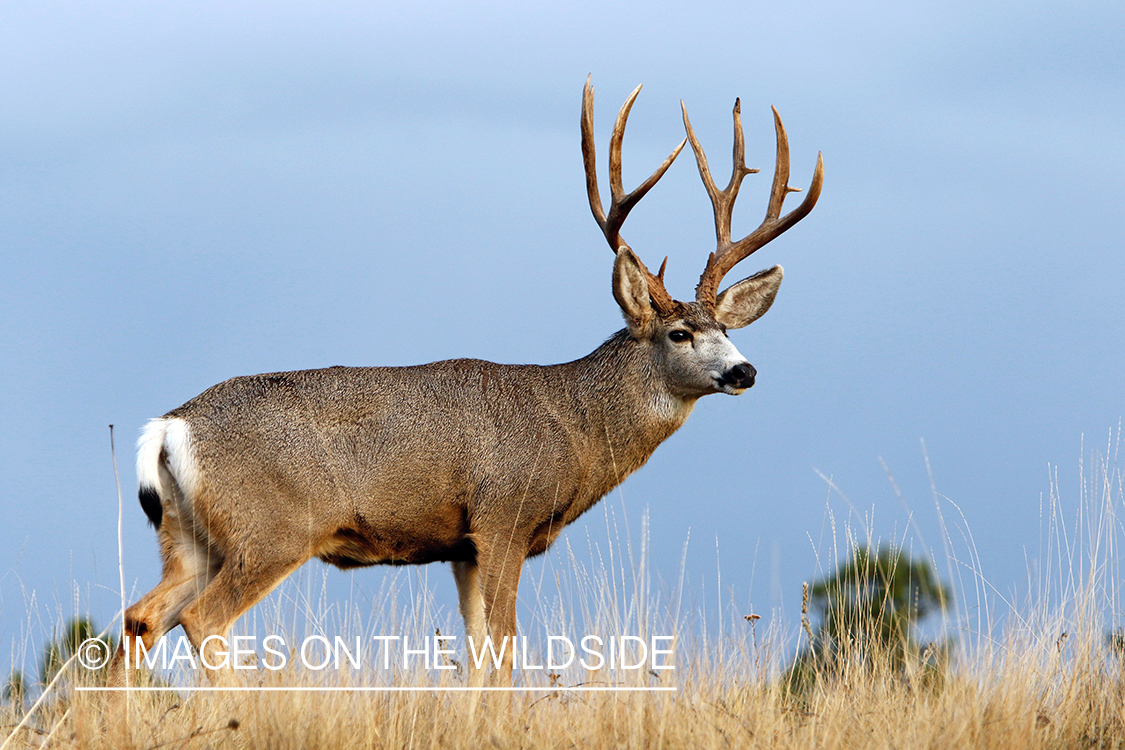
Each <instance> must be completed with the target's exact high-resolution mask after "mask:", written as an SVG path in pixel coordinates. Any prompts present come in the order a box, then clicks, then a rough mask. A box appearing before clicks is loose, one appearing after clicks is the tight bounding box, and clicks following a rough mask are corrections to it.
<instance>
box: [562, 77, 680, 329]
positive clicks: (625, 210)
mask: <svg viewBox="0 0 1125 750" xmlns="http://www.w3.org/2000/svg"><path fill="white" fill-rule="evenodd" d="M639 93H641V87H640V86H637V88H635V89H633V93H632V94H629V98H628V99H626V100H625V103H624V104H623V105H621V111H619V112H618V113H617V121H616V122H615V123H614V124H613V135H612V136H611V137H610V139H609V189H610V204H609V216H608V217H607V216H606V213H605V210H604V209H603V207H602V199H601V196H600V195H599V193H598V173H597V168H596V159H595V158H594V89H593V87H591V86H590V78H589V76H587V77H586V87H585V89H583V91H582V162H583V164H584V165H585V167H586V192H587V194H588V195H589V197H590V210H591V211H593V213H594V218H595V219H597V222H598V226H599V227H601V229H602V233H603V234H604V235H605V238H606V241H607V242H609V246H610V248H611V249H612V250H613V252H614V253H616V252H617V251H618V250H619V249H620V248H622V247H628V245H627V244H626V243H625V240H624V239H623V238H622V237H621V225H622V224H624V223H625V217H627V216H628V215H629V212H630V211H631V210H632V209H633V206H635V205H637V203H638V202H639V201H640V200H641V198H643V197H644V196H645V193H647V192H648V191H649V190H650V189H651V188H652V186H653V185H655V184H656V182H657V180H659V179H660V178H661V177H663V176H664V173H665V172H667V171H668V167H670V166H672V162H673V161H675V160H676V157H677V156H679V155H680V151H681V150H682V149H683V147H684V144H686V143H687V139H686V138H685V139H684V140H682V141H680V145H679V146H676V148H675V150H674V151H672V153H671V155H669V156H668V158H667V159H665V160H664V163H663V164H661V165H660V166H659V167H657V169H656V171H655V172H653V173H652V175H651V176H649V178H648V179H647V180H645V181H644V182H642V183H641V184H640V185H639V186H638V187H637V189H636V190H634V191H633V192H631V193H629V194H628V195H626V194H625V189H624V188H623V187H622V185H621V141H622V139H623V138H624V136H625V123H626V121H627V120H628V119H629V110H630V109H632V107H633V102H634V101H635V100H636V98H637V94H639ZM638 262H639V259H638ZM667 262H668V259H667V258H665V259H664V263H665V264H667ZM640 266H641V271H642V272H644V275H645V279H646V280H647V281H648V292H649V297H651V299H652V303H653V306H654V307H656V309H657V310H658V311H660V312H662V313H669V312H671V311H672V309H673V308H674V307H675V304H676V303H675V301H674V300H673V299H672V295H670V294H668V290H667V289H665V288H664V265H661V266H660V273H658V274H656V275H654V274H653V273H652V272H651V271H649V270H648V268H646V267H645V265H644V263H641V264H640Z"/></svg>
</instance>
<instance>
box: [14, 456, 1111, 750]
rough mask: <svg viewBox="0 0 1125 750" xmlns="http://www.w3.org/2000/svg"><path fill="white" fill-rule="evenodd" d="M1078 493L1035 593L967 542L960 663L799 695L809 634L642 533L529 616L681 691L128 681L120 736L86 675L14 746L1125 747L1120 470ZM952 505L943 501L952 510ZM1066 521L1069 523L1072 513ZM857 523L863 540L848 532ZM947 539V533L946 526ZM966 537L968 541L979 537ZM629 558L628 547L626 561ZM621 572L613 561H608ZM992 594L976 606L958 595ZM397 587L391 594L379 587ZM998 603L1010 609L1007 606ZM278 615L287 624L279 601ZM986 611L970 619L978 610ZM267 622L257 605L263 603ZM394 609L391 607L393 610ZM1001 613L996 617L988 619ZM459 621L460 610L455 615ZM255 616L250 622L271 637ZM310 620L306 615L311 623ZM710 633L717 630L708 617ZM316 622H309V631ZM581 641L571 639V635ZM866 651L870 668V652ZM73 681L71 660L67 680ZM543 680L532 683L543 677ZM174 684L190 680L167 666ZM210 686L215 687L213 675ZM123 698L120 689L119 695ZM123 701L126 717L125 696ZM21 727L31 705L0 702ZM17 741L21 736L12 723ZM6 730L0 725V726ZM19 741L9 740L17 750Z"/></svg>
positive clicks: (864, 673)
mask: <svg viewBox="0 0 1125 750" xmlns="http://www.w3.org/2000/svg"><path fill="white" fill-rule="evenodd" d="M1084 475H1085V479H1084V480H1083V483H1082V489H1081V493H1080V495H1081V496H1080V498H1079V500H1078V503H1077V506H1076V507H1075V506H1074V505H1073V504H1072V507H1071V509H1070V510H1069V511H1068V512H1066V513H1064V510H1063V508H1064V503H1063V501H1062V500H1061V499H1060V497H1059V494H1060V493H1059V492H1058V491H1057V489H1055V488H1053V489H1052V492H1051V494H1050V497H1049V499H1048V500H1047V501H1046V502H1045V504H1044V509H1043V517H1044V519H1045V520H1044V524H1045V538H1046V539H1047V541H1046V543H1045V547H1044V550H1043V552H1044V558H1045V559H1046V560H1048V561H1049V562H1048V563H1047V564H1045V565H1044V566H1043V568H1042V573H1041V574H1040V575H1039V576H1038V577H1036V579H1035V580H1034V581H1033V586H1032V589H1033V590H1032V592H1031V594H1030V595H1029V597H1028V601H1027V602H1026V603H1025V604H1022V605H1019V606H1017V605H1015V604H1011V603H1005V602H1004V601H1003V600H1002V599H999V598H998V597H993V598H991V599H990V598H989V597H988V596H987V592H988V589H989V587H988V584H987V582H986V581H985V580H984V578H983V577H982V576H980V574H979V572H977V571H979V566H977V565H976V564H975V563H974V562H973V561H974V560H975V556H974V555H973V553H972V546H971V542H966V544H965V545H964V546H963V549H964V552H963V553H961V554H958V553H957V552H956V551H954V552H951V555H950V556H951V557H952V558H953V560H954V563H955V566H956V567H955V569H956V570H960V571H968V574H967V577H966V574H955V575H956V577H957V578H958V580H957V581H954V583H955V584H956V588H957V589H958V592H959V593H958V596H959V597H960V598H961V599H960V600H961V604H960V607H961V610H960V613H957V612H955V613H953V614H951V615H950V617H949V619H948V621H947V623H946V625H945V634H947V635H952V636H953V637H954V638H955V639H956V640H957V641H958V647H957V649H956V656H955V658H954V659H953V661H952V663H951V664H950V665H949V666H948V669H947V670H946V671H945V672H944V674H943V675H942V676H941V677H940V679H934V675H933V673H932V671H929V672H928V671H927V670H924V669H921V668H917V667H916V666H912V665H910V664H908V665H907V667H906V668H905V669H901V668H888V667H885V666H883V667H880V666H879V664H880V663H882V662H880V660H879V659H875V660H874V662H875V664H876V666H875V667H871V666H864V665H863V664H862V663H860V662H859V661H857V662H856V663H854V664H846V665H844V668H843V669H841V670H840V671H839V672H837V673H835V674H834V675H832V676H825V677H824V678H823V679H819V680H817V681H816V683H815V684H814V686H813V687H812V688H811V689H810V690H809V692H807V693H805V694H803V695H798V696H795V695H792V694H790V693H789V692H787V691H786V690H785V689H784V688H783V686H782V685H783V681H782V680H781V679H780V677H781V675H782V674H783V672H784V670H785V668H786V667H787V666H788V665H789V664H790V663H791V661H792V658H793V655H794V654H795V653H796V651H797V649H798V648H799V647H800V646H801V644H802V643H804V642H805V640H806V639H807V637H808V636H807V634H806V633H807V632H808V631H803V630H801V629H800V628H792V629H791V630H792V632H786V631H785V629H784V628H782V627H781V626H780V625H774V626H771V627H769V628H765V627H763V626H762V624H761V623H755V624H754V627H757V628H758V630H757V631H755V630H754V629H753V628H752V625H751V623H749V622H745V621H743V620H742V617H741V615H742V614H743V613H737V614H735V617H736V618H737V622H729V621H728V622H727V623H725V624H724V626H723V630H722V632H721V633H720V634H718V635H716V634H715V633H713V632H710V633H709V632H706V630H705V629H704V628H702V627H701V628H700V629H699V631H696V630H693V626H692V624H690V623H687V622H685V620H686V619H687V618H685V617H684V615H683V614H682V608H681V606H680V603H679V602H678V601H669V600H676V599H678V598H679V594H678V592H673V593H672V595H671V596H669V595H668V594H667V593H663V594H659V593H658V594H653V592H652V591H650V587H649V584H648V579H649V576H648V574H647V572H646V571H645V560H646V559H647V554H646V551H645V550H644V549H643V545H642V548H641V549H640V550H639V551H637V552H636V554H635V555H634V554H633V550H631V549H627V547H628V545H624V546H623V547H618V548H617V550H614V551H612V552H613V554H614V555H615V557H614V559H613V560H612V561H611V562H610V563H609V564H606V565H603V566H602V567H601V568H600V570H598V571H597V573H596V574H594V573H590V572H589V570H588V569H586V568H585V567H583V566H582V565H580V564H579V563H578V562H577V561H576V560H575V558H574V556H573V555H570V556H564V560H565V561H566V564H565V565H558V566H557V567H558V571H552V572H551V573H549V574H547V576H546V578H547V579H548V580H549V579H550V578H551V577H552V576H554V590H555V591H557V595H555V596H548V595H547V594H545V593H544V590H545V589H546V588H547V586H544V585H543V581H544V579H543V578H540V580H539V581H538V582H535V581H530V580H527V579H525V582H524V592H525V593H527V592H528V591H530V592H532V597H531V598H533V600H534V602H535V603H534V604H533V610H534V612H533V615H532V616H531V617H530V618H529V617H527V616H526V615H525V616H524V622H523V623H522V624H523V626H524V628H525V629H526V630H528V631H529V632H544V633H546V632H551V633H563V634H568V635H571V636H572V637H575V636H577V637H580V636H581V634H583V633H636V634H641V635H644V634H654V633H674V634H676V636H677V637H678V639H679V640H678V643H677V650H676V656H675V659H674V661H675V664H676V667H677V668H676V670H675V672H674V673H667V672H665V673H662V675H661V676H660V677H656V676H654V675H652V674H650V673H648V672H646V671H640V672H634V673H630V675H629V676H628V677H624V678H622V677H621V676H620V675H619V674H609V673H606V672H604V671H603V672H597V673H589V672H585V671H575V670H574V669H573V668H572V669H571V670H566V671H564V672H563V674H562V675H561V676H560V677H559V678H558V679H559V682H560V684H563V685H575V684H578V683H583V682H599V683H601V684H607V683H618V682H624V683H625V684H629V685H647V686H654V685H672V686H675V687H676V688H677V690H676V691H675V692H670V693H652V692H648V693H626V692H616V693H604V692H603V693H591V692H538V693H485V694H481V693H451V692H413V693H386V692H346V691H340V692H322V691H316V690H314V691H309V692H300V693H276V692H274V693H263V692H203V691H192V690H189V689H179V690H177V691H175V692H171V693H145V694H131V695H130V696H129V697H128V711H127V716H128V722H127V729H123V728H122V727H121V726H113V725H112V724H111V725H110V728H109V729H106V728H105V727H106V723H107V722H106V706H107V701H110V702H111V701H113V700H114V699H113V698H107V696H106V695H105V694H101V693H90V692H78V691H76V690H75V687H76V682H75V679H76V678H74V677H71V678H69V679H64V680H63V681H61V682H60V683H59V684H58V685H56V686H55V687H54V688H52V689H51V690H50V691H49V693H48V694H47V695H46V696H45V697H44V700H43V701H42V702H41V703H40V705H39V707H38V708H37V709H35V710H34V713H33V714H32V715H31V716H30V718H29V720H28V722H27V724H26V726H25V727H24V728H23V729H20V730H19V731H18V732H16V733H12V734H11V736H9V738H8V742H7V747H11V748H18V747H40V746H44V745H47V746H51V747H137V748H160V747H167V748H204V747H214V748H223V747H231V748H236V747H237V748H242V747H271V748H287V747H293V748H308V747H326V748H336V747H340V748H352V747H355V748H430V747H442V748H480V747H498V748H509V747H511V748H517V747H518V748H576V747H577V748H583V749H584V750H585V749H587V748H601V747H659V748H730V747H755V748H758V747H761V748H789V747H793V748H798V747H799V748H810V747H815V748H923V747H925V748H947V747H948V748H1093V747H1097V748H1118V747H1125V670H1123V663H1125V662H1123V661H1122V657H1123V655H1122V654H1121V653H1119V652H1117V651H1114V649H1113V648H1112V647H1111V646H1110V644H1109V642H1108V641H1107V639H1106V634H1107V632H1109V631H1110V630H1111V629H1112V628H1114V626H1115V625H1117V623H1116V620H1115V617H1116V615H1117V614H1118V613H1119V612H1120V611H1121V610H1120V602H1119V601H1118V590H1119V588H1120V583H1121V582H1120V579H1119V576H1118V566H1117V558H1118V555H1119V550H1118V538H1119V536H1120V534H1121V531H1122V529H1121V526H1120V523H1119V521H1118V520H1117V509H1118V508H1119V507H1120V505H1121V503H1122V501H1123V495H1122V478H1121V474H1120V472H1119V471H1118V470H1117V469H1116V463H1115V462H1113V461H1109V462H1106V461H1101V460H1098V461H1095V462H1094V465H1092V466H1087V467H1085V469H1084ZM947 507H948V506H947ZM1064 518H1065V519H1066V521H1065V522H1064V520H1063V519H1064ZM845 536H849V535H847V534H845ZM950 536H952V535H950ZM962 538H963V539H965V540H969V539H970V537H969V536H968V535H967V534H966V535H963V536H962ZM622 557H624V558H625V559H624V560H622V559H621V558H622ZM607 571H608V572H607ZM966 590H968V591H970V592H973V591H982V592H984V594H981V595H980V596H979V597H978V598H977V599H975V601H974V604H976V603H981V602H983V603H984V604H985V606H979V607H978V606H974V607H973V608H970V607H968V606H967V605H966V604H965V601H964V597H965V594H964V592H965V591H966ZM383 593H384V594H385V595H387V596H388V597H389V598H390V599H391V600H395V596H394V592H383ZM997 600H999V602H1000V603H999V604H997ZM280 601H281V602H282V604H279V605H278V611H277V612H276V613H275V614H274V615H272V616H268V618H267V619H269V620H270V622H267V624H268V625H271V626H278V627H280V626H279V625H278V623H284V622H288V623H290V625H289V626H290V627H292V624H291V623H292V621H293V616H292V612H287V611H285V606H289V605H291V604H292V600H291V599H285V598H282V599H281V600H280ZM410 604H411V605H413V606H411V607H409V608H408V609H410V610H414V611H415V612H416V614H406V615H403V614H400V615H398V616H397V617H392V618H388V617H385V616H375V615H371V616H360V615H359V614H357V613H356V612H354V611H349V612H346V613H345V614H338V610H333V612H334V613H337V614H333V615H327V614H325V612H324V611H321V612H319V613H318V614H317V617H319V620H317V619H316V618H315V617H314V618H313V619H314V622H315V623H316V624H315V627H317V628H321V629H322V630H323V631H324V632H328V633H332V632H335V633H348V634H354V633H359V634H360V635H361V636H363V637H364V638H367V637H368V636H370V635H371V634H374V633H403V632H405V633H408V634H411V635H412V637H415V638H418V637H421V636H422V635H423V634H432V633H433V629H434V628H435V627H440V628H442V630H443V631H445V632H450V631H449V628H450V627H451V625H452V624H453V623H455V621H456V620H455V618H452V617H449V616H448V615H445V616H444V619H443V615H442V614H441V612H440V611H439V610H435V609H434V608H433V607H432V605H431V604H430V602H429V601H428V600H427V599H426V598H425V595H424V594H423V595H421V597H420V598H419V599H418V600H417V601H412V602H410ZM970 609H972V611H974V612H985V614H983V615H976V614H974V615H973V616H967V615H965V614H964V612H966V611H968V610H970ZM260 617H261V616H260ZM380 617H382V619H380ZM992 618H995V619H996V620H999V621H1002V623H1003V624H996V622H995V621H994V620H993V619H992ZM451 621H452V622H451ZM259 625H260V623H250V624H249V625H248V626H247V627H248V629H249V630H251V631H255V630H256V631H257V632H265V631H268V630H269V628H266V629H265V630H263V628H262V627H259ZM306 627H307V626H306ZM712 628H714V625H712ZM306 632H307V631H306ZM577 637H575V640H577ZM868 663H869V662H868ZM72 674H73V673H72ZM244 674H249V676H248V677H245V676H244V677H243V679H244V680H245V682H244V683H242V684H246V685H273V686H281V685H289V686H304V687H319V686H323V685H331V686H334V687H337V688H339V687H348V686H374V685H399V686H401V685H432V684H443V685H450V686H459V685H463V684H464V682H463V679H462V676H461V675H460V674H458V673H451V672H446V673H442V675H441V676H440V677H434V674H435V673H434V672H428V673H427V672H425V671H424V670H422V671H414V672H395V673H393V674H390V675H387V673H383V672H380V671H379V670H372V669H363V670H358V671H344V672H333V673H331V674H327V675H326V673H323V672H322V673H314V672H310V671H308V670H303V669H297V668H293V667H287V668H286V669H284V670H282V671H280V672H266V671H264V670H263V671H254V672H250V673H244ZM542 674H543V673H538V674H537V675H535V676H531V677H524V679H523V681H524V684H529V685H547V684H548V683H547V681H546V678H545V677H543V676H542ZM170 679H172V681H173V683H174V684H176V685H187V684H191V682H190V680H191V676H190V675H183V674H173V675H171V676H170ZM203 684H208V683H206V682H205V683H203ZM120 700H124V699H120ZM117 705H118V707H116V708H113V709H112V711H111V713H114V714H116V715H120V713H121V708H120V702H119V703H118V704H117ZM0 710H3V711H6V712H7V713H6V715H4V716H2V717H0V724H2V725H6V726H7V727H9V729H10V728H11V727H12V726H14V725H15V723H16V722H17V721H19V719H20V717H21V715H22V713H23V712H22V711H16V710H15V709H14V708H13V707H10V706H9V707H5V708H3V709H0ZM3 734H8V732H4V733H3ZM0 736H2V735H0ZM7 747H6V748H5V749H4V750H7Z"/></svg>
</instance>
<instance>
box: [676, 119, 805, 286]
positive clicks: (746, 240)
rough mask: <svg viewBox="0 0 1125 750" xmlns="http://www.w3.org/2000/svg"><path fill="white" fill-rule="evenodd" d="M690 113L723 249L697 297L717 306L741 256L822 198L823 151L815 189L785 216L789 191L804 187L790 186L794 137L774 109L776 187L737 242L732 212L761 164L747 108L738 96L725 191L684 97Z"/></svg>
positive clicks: (705, 274) (694, 144)
mask: <svg viewBox="0 0 1125 750" xmlns="http://www.w3.org/2000/svg"><path fill="white" fill-rule="evenodd" d="M680 107H681V109H683V112H684V128H686V130H687V137H688V140H689V141H691V148H692V151H694V152H695V161H696V163H697V164H698V165H699V176H700V177H701V178H703V185H704V186H705V187H706V188H707V194H708V195H709V196H710V197H711V205H712V207H713V208H714V210H715V238H716V240H717V245H718V246H717V248H716V250H715V252H713V253H711V255H710V257H709V258H708V259H707V266H706V267H705V268H704V269H703V274H702V275H701V276H700V277H699V284H698V285H697V286H696V287H695V299H696V301H698V302H701V303H703V304H704V305H707V306H708V307H713V306H714V305H715V300H716V296H717V295H718V291H719V284H720V283H721V282H722V280H723V277H724V276H726V274H727V272H729V271H730V270H731V269H732V268H734V267H735V266H736V265H737V264H738V263H739V262H740V261H742V260H745V259H746V258H747V257H749V256H750V255H751V254H753V253H754V252H755V251H757V250H758V249H759V248H761V247H762V246H763V245H765V244H766V243H768V242H770V241H771V240H773V239H774V238H776V237H777V236H778V235H780V234H781V233H782V232H784V231H785V230H787V229H789V228H790V227H791V226H793V225H794V224H796V223H797V222H798V221H800V220H801V219H803V218H805V216H807V215H808V213H809V212H810V211H812V209H813V206H815V205H816V201H817V199H818V198H819V197H820V189H821V187H822V185H823V183H824V159H823V157H822V156H821V154H820V153H817V156H816V169H815V170H814V171H813V177H812V182H811V183H810V184H809V192H808V193H807V194H806V195H805V199H804V200H803V201H801V205H799V206H797V208H795V209H793V210H792V211H790V212H789V213H787V214H786V215H785V216H781V205H782V203H784V201H785V196H787V195H788V194H789V193H796V192H799V191H800V188H794V187H789V184H788V183H789V138H788V136H786V135H785V126H784V125H782V124H781V116H780V115H779V114H778V113H777V108H776V107H774V108H773V122H774V127H775V129H776V130H777V161H776V165H775V167H774V173H773V187H772V188H771V189H770V201H769V206H768V207H767V208H766V218H765V219H764V220H763V221H762V223H761V225H759V226H758V228H757V229H755V230H754V231H753V232H751V233H750V234H748V235H746V236H745V237H743V238H742V239H740V240H738V241H737V242H732V241H731V238H730V221H731V213H732V211H733V210H734V201H735V198H737V197H738V188H739V186H740V185H741V184H742V178H744V177H745V176H746V175H748V174H753V173H755V172H757V171H758V170H757V169H747V168H746V159H745V143H744V138H743V134H742V110H741V104H740V102H739V100H738V99H735V100H734V166H733V168H732V170H731V176H730V182H729V183H728V184H727V186H726V188H725V189H723V190H719V189H718V187H716V186H715V181H714V180H713V179H712V178H711V170H710V169H709V168H708V167H707V155H706V154H704V153H703V147H702V146H700V145H699V140H698V139H697V138H696V137H695V132H694V131H693V130H692V128H691V121H690V120H689V119H688V114H687V107H686V106H684V103H683V102H682V101H681V102H680Z"/></svg>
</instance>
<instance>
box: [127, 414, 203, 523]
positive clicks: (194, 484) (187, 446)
mask: <svg viewBox="0 0 1125 750" xmlns="http://www.w3.org/2000/svg"><path fill="white" fill-rule="evenodd" d="M161 451H163V452H164V454H165V455H166V456H167V462H168V471H169V472H170V473H171V474H172V478H173V479H175V480H176V484H178V485H179V486H180V491H181V492H182V493H183V494H184V496H185V499H187V500H188V502H189V503H190V502H191V500H192V499H193V498H194V497H195V493H196V489H197V488H198V487H199V467H198V466H197V465H196V463H195V452H194V451H193V450H192V445H191V428H190V427H189V426H188V423H187V422H185V421H184V420H182V419H180V418H179V417H172V418H170V419H169V418H164V417H161V418H159V419H153V420H151V421H150V422H149V423H148V424H147V425H145V426H144V429H143V430H141V437H140V439H139V440H137V482H138V484H140V486H141V487H151V488H152V489H154V490H156V491H157V493H158V494H159V495H160V498H161V499H162V500H167V499H169V498H170V497H171V494H172V488H171V487H165V486H164V483H163V482H162V481H161V476H160V454H161Z"/></svg>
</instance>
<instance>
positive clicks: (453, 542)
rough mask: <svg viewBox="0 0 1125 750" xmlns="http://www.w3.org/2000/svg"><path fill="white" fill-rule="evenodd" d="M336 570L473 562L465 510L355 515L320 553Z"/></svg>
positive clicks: (458, 508)
mask: <svg viewBox="0 0 1125 750" xmlns="http://www.w3.org/2000/svg"><path fill="white" fill-rule="evenodd" d="M316 556H317V557H319V558H320V559H321V560H323V561H324V562H326V563H331V564H332V565H335V566H336V567H338V568H344V569H347V568H357V567H362V566H366V565H423V564H425V563H431V562H448V561H458V560H472V559H474V558H475V549H474V547H473V543H472V542H471V541H470V540H469V539H468V522H467V519H466V517H465V510H464V508H461V507H458V506H454V505H446V506H442V507H440V508H436V509H434V510H432V511H430V512H427V513H426V514H424V515H421V516H413V517H393V518H386V519H370V518H361V517H359V516H357V517H356V518H355V519H354V522H353V523H351V524H348V525H345V526H340V527H338V528H337V529H336V531H335V532H334V533H333V534H332V535H331V536H329V537H328V538H327V539H326V540H325V541H324V542H323V543H322V544H321V545H320V548H319V549H318V550H317V554H316Z"/></svg>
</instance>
